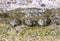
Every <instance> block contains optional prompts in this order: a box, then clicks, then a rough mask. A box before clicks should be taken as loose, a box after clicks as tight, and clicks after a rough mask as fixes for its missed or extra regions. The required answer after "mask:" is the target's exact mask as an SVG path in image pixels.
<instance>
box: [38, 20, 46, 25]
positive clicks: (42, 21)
mask: <svg viewBox="0 0 60 41" xmlns="http://www.w3.org/2000/svg"><path fill="white" fill-rule="evenodd" d="M45 23H46V22H45V21H44V20H42V19H40V20H38V25H40V26H44V25H45Z"/></svg>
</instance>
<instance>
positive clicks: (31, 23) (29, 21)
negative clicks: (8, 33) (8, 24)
mask: <svg viewBox="0 0 60 41" xmlns="http://www.w3.org/2000/svg"><path fill="white" fill-rule="evenodd" d="M25 24H26V25H27V26H33V25H35V24H36V23H35V21H34V20H29V19H28V20H25Z"/></svg>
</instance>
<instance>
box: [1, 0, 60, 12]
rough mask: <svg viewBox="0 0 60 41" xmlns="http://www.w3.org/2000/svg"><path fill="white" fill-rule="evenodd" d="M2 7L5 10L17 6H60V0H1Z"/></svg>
mask: <svg viewBox="0 0 60 41" xmlns="http://www.w3.org/2000/svg"><path fill="white" fill-rule="evenodd" d="M43 4H44V5H43ZM0 8H2V9H3V10H5V11H9V10H13V9H16V8H49V9H50V8H60V0H7V1H6V0H0Z"/></svg>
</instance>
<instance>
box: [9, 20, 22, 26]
mask: <svg viewBox="0 0 60 41" xmlns="http://www.w3.org/2000/svg"><path fill="white" fill-rule="evenodd" d="M9 23H10V25H11V26H16V25H20V24H21V21H20V20H17V19H16V20H15V19H12V20H11V21H10V22H9Z"/></svg>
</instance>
